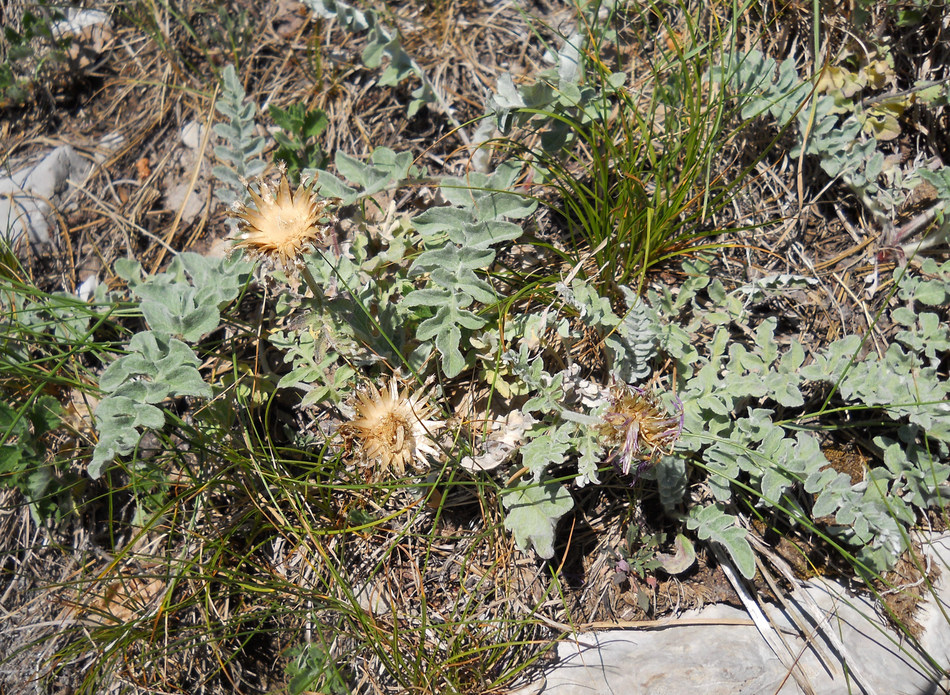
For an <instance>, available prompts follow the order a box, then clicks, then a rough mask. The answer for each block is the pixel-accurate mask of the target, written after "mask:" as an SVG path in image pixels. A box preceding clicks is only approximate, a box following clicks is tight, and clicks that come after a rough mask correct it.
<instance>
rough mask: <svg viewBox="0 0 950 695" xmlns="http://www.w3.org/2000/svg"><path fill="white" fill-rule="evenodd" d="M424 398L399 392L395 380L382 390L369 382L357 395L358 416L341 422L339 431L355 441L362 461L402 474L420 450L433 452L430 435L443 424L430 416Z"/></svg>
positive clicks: (417, 457) (430, 409) (348, 440)
mask: <svg viewBox="0 0 950 695" xmlns="http://www.w3.org/2000/svg"><path fill="white" fill-rule="evenodd" d="M425 401H426V397H425V396H424V395H421V394H418V393H417V394H410V393H409V391H408V389H403V391H402V393H400V392H399V386H398V385H397V383H396V379H391V380H390V381H389V385H388V386H386V387H385V388H383V390H382V391H380V390H379V389H377V388H376V386H374V385H372V384H370V385H369V387H368V388H367V389H366V390H365V391H363V392H361V393H359V394H358V395H357V402H356V404H355V407H356V412H357V415H358V417H357V418H356V419H354V420H351V421H350V422H347V423H344V424H343V425H342V426H341V427H340V433H341V434H342V436H343V439H344V441H346V442H347V443H348V444H353V443H354V442H355V443H356V445H357V446H358V447H359V451H360V454H361V456H362V458H363V459H364V461H365V462H366V463H370V464H373V463H375V464H377V465H378V466H379V468H380V470H381V471H382V472H385V471H388V470H390V469H391V470H392V471H393V472H394V474H396V475H399V476H403V475H405V473H406V466H407V465H409V466H412V467H413V468H415V467H416V466H415V463H416V461H417V460H418V459H419V458H420V454H421V453H428V454H430V455H433V456H434V455H436V453H437V451H436V449H435V447H434V446H433V442H432V439H431V435H432V433H434V432H435V431H437V430H439V429H440V428H441V427H442V426H443V424H444V423H443V422H441V421H439V420H433V419H431V416H432V414H433V413H434V409H433V408H432V406H430V405H429V404H427V403H426V402H425Z"/></svg>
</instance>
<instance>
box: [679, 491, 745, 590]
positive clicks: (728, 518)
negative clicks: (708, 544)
mask: <svg viewBox="0 0 950 695" xmlns="http://www.w3.org/2000/svg"><path fill="white" fill-rule="evenodd" d="M736 522H737V519H736V517H734V516H732V515H730V514H726V512H725V511H723V509H722V507H720V506H719V505H715V504H714V505H710V506H708V507H702V508H699V507H693V508H692V509H691V510H690V512H689V518H688V519H687V521H686V525H687V527H688V528H690V529H695V530H696V534H697V535H698V536H699V538H700V540H711V541H713V542H716V543H719V544H720V545H721V546H723V547H724V548H725V549H726V551H727V552H728V553H729V556H730V557H731V558H732V561H733V562H735V563H736V568H737V569H738V570H739V571H740V572H741V573H742V576H743V577H745V578H746V579H752V577H754V576H755V553H754V552H753V551H752V546H750V545H749V541H748V540H746V535H747V534H746V530H745V529H744V528H742V527H741V526H738V525H737V523H736Z"/></svg>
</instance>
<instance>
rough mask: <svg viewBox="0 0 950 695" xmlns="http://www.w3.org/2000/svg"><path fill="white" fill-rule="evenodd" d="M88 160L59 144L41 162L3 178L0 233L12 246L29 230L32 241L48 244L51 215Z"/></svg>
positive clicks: (83, 172) (0, 180) (0, 193)
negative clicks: (70, 183)
mask: <svg viewBox="0 0 950 695" xmlns="http://www.w3.org/2000/svg"><path fill="white" fill-rule="evenodd" d="M89 166H90V164H89V162H87V161H85V160H84V159H83V158H82V157H80V156H79V155H78V154H77V153H76V151H75V150H74V149H73V148H72V147H70V146H69V145H63V146H60V147H57V148H56V149H54V150H53V151H52V152H50V153H49V154H48V155H46V157H44V158H43V160H42V161H40V162H39V163H38V164H35V165H33V166H30V167H25V168H23V169H20V170H19V171H17V172H15V173H14V174H13V175H12V176H9V177H3V178H0V234H3V235H4V237H5V239H6V240H7V242H8V243H9V244H10V245H11V246H15V245H16V244H17V242H19V241H20V239H21V238H22V237H23V235H24V234H26V236H27V239H28V240H29V241H30V243H32V244H39V245H49V244H51V243H52V237H51V235H50V221H49V219H48V218H49V217H50V214H51V212H52V209H53V205H54V204H56V203H57V202H58V200H59V198H60V197H61V196H62V194H63V193H64V192H65V191H66V190H67V183H68V181H69V180H70V179H71V180H73V181H78V180H81V179H82V178H83V177H84V176H85V175H86V172H87V171H88V170H89Z"/></svg>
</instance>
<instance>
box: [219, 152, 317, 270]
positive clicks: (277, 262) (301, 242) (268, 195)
mask: <svg viewBox="0 0 950 695" xmlns="http://www.w3.org/2000/svg"><path fill="white" fill-rule="evenodd" d="M315 182H316V180H314V181H311V182H310V184H309V185H306V186H305V185H304V184H303V183H301V184H300V186H299V187H298V188H297V190H296V192H292V191H291V190H290V182H289V181H288V180H287V173H286V171H284V169H283V168H281V171H280V180H279V181H278V182H277V184H276V185H274V186H270V185H268V184H267V183H264V182H263V181H259V182H258V189H259V190H258V191H255V190H254V189H253V188H252V187H251V185H250V184H248V186H247V192H248V195H250V196H251V201H252V203H253V205H245V204H244V203H236V204H235V206H234V208H233V209H232V211H231V215H232V216H233V217H236V218H238V220H240V227H239V229H240V233H239V235H238V237H237V241H236V243H235V244H234V246H235V248H241V249H244V251H245V253H247V255H248V256H249V257H250V258H252V259H257V258H259V259H261V260H262V261H264V262H265V263H266V264H267V265H269V266H270V267H272V268H280V269H282V270H285V271H287V272H292V271H293V270H294V268H296V267H298V265H299V264H300V263H301V262H302V260H301V259H302V256H303V254H304V253H305V252H306V251H307V249H308V248H309V247H311V246H313V245H315V244H317V243H319V242H322V241H324V239H325V237H326V235H327V230H328V229H329V228H330V226H331V225H332V223H333V219H332V215H331V214H330V212H329V210H328V206H329V204H330V203H331V202H332V201H330V200H327V199H324V198H320V197H319V196H318V195H317V194H316V193H314V192H313V185H314V183H315Z"/></svg>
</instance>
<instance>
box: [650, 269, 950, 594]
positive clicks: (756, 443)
mask: <svg viewBox="0 0 950 695" xmlns="http://www.w3.org/2000/svg"><path fill="white" fill-rule="evenodd" d="M693 265H694V267H692V268H691V269H690V270H689V272H690V274H691V275H693V278H692V280H691V281H690V282H688V283H687V285H685V286H684V287H683V288H681V289H680V292H679V293H678V294H677V295H676V296H675V297H673V296H672V294H671V293H669V292H668V291H665V292H664V293H662V294H656V293H653V294H652V295H651V297H650V300H651V303H652V304H653V305H654V306H655V307H657V311H658V313H659V314H660V316H661V318H662V319H663V321H664V322H665V321H669V320H671V319H673V318H676V317H678V318H679V320H681V321H682V320H684V319H685V321H686V324H685V326H684V327H683V328H684V329H685V333H686V334H687V335H690V334H696V333H697V332H702V331H706V332H708V331H710V330H711V331H712V338H711V340H709V342H708V343H707V344H706V345H705V346H704V347H703V350H702V352H698V351H697V350H696V349H695V348H694V347H693V346H692V345H690V344H688V343H686V342H685V341H683V339H682V336H681V335H679V331H674V332H669V333H666V334H665V336H664V334H663V332H662V331H661V339H660V349H661V351H662V352H663V353H665V354H666V355H668V356H669V357H671V358H673V359H674V360H675V363H676V369H677V373H678V374H679V375H680V376H681V377H682V378H681V382H680V386H679V389H678V395H679V397H680V398H681V400H682V402H683V406H684V411H685V423H684V433H683V436H682V437H681V439H680V442H679V445H678V447H677V452H676V453H677V455H676V456H673V457H664V459H663V460H662V461H660V463H659V465H658V466H657V468H656V469H655V473H653V475H655V477H656V479H657V481H658V484H659V486H660V497H661V500H662V501H663V504H664V506H666V507H667V509H669V510H670V511H671V512H672V511H675V510H676V509H678V508H679V507H680V506H681V505H682V504H684V503H686V504H689V503H690V502H689V500H687V499H686V498H685V490H686V484H685V483H686V477H685V476H686V465H685V464H687V463H693V464H694V465H699V466H701V467H702V468H704V469H705V470H706V471H707V472H708V478H707V481H706V484H707V486H708V489H709V493H710V498H709V499H708V500H707V501H706V502H703V503H700V504H693V506H692V507H691V508H690V509H689V510H688V520H687V525H688V526H689V527H690V528H693V529H695V530H696V531H697V533H698V535H699V537H700V538H711V539H713V540H717V541H719V542H720V543H722V544H723V545H724V546H726V548H727V549H728V550H729V552H730V554H731V555H732V557H733V559H734V560H735V561H736V564H737V566H739V568H740V570H742V572H743V574H745V575H746V576H749V577H751V575H752V573H754V569H755V568H754V563H753V562H752V559H753V556H752V551H751V547H749V545H748V542H747V541H746V540H745V538H744V531H732V530H730V529H732V528H738V526H737V523H736V520H735V519H734V517H733V515H731V514H730V513H729V511H728V510H729V509H730V508H731V507H733V506H734V505H735V503H736V502H737V500H738V498H739V497H740V496H747V495H751V500H752V501H753V502H754V504H755V505H756V506H757V507H759V508H761V509H763V510H765V509H772V510H775V511H778V512H779V513H781V514H783V515H784V516H786V517H787V518H788V519H790V520H791V521H792V522H796V521H799V522H801V521H805V520H808V519H811V522H810V523H816V522H815V521H814V520H816V519H819V518H822V517H828V516H832V517H833V518H834V522H833V523H831V524H829V525H827V527H826V529H825V531H826V532H827V533H829V534H830V535H831V536H832V537H834V538H836V539H838V540H839V541H844V542H845V543H846V544H847V545H848V546H850V547H851V549H852V552H853V553H854V555H855V557H856V559H857V561H858V562H859V563H860V564H861V565H863V566H864V567H865V568H867V569H868V570H870V571H873V572H881V571H883V570H884V569H887V568H888V567H890V566H891V565H892V564H893V563H894V561H895V560H896V559H897V557H898V556H899V554H900V553H901V552H902V551H903V550H904V549H905V548H906V543H907V539H908V530H909V528H910V527H911V526H912V525H913V524H914V522H915V519H916V517H917V514H919V513H920V512H922V511H923V510H925V509H928V508H930V507H932V506H938V505H940V504H943V503H945V501H946V498H947V497H948V496H950V487H948V484H947V481H948V477H950V448H948V447H950V407H948V406H947V401H948V396H950V384H947V383H946V381H944V380H942V379H941V378H940V377H939V375H938V371H937V369H938V363H939V360H940V358H941V355H942V356H943V357H944V358H945V356H946V346H948V345H950V342H948V341H950V332H948V329H947V327H946V325H944V324H941V323H940V322H939V321H938V320H936V315H935V314H933V313H930V312H926V311H921V312H919V313H918V311H917V309H918V307H921V306H928V305H930V306H936V305H937V304H938V303H939V302H943V301H945V300H946V298H947V296H948V294H950V263H945V264H944V265H942V266H939V267H938V266H937V265H936V264H935V263H933V262H932V261H927V263H926V267H925V268H924V269H923V275H924V276H925V277H929V278H931V279H928V280H921V278H920V277H917V276H915V275H912V274H911V273H909V272H905V271H903V270H900V269H898V270H897V271H895V281H896V282H897V286H898V288H899V290H898V292H899V295H898V296H899V297H900V298H901V299H902V300H904V301H905V306H904V307H901V308H898V309H895V310H894V312H893V314H892V316H893V318H894V320H895V321H897V322H898V323H900V324H901V325H903V326H905V327H906V328H907V330H905V331H902V332H900V333H898V334H897V336H895V340H896V342H894V343H893V344H891V345H890V346H889V347H888V348H887V349H886V350H885V351H884V354H883V355H882V356H878V355H877V353H875V352H873V351H869V350H866V349H865V347H866V346H864V345H863V342H864V341H863V340H862V339H861V338H860V337H859V336H855V335H851V336H847V337H845V338H842V339H840V340H837V341H835V342H834V343H832V344H831V345H829V346H828V347H827V348H825V349H823V350H821V351H820V352H817V353H816V354H812V356H811V359H810V360H809V363H808V364H805V362H806V349H805V347H804V346H803V345H801V344H800V343H798V342H797V341H794V340H793V341H791V342H790V343H789V344H788V345H787V347H785V348H784V349H782V350H780V349H779V347H778V343H777V342H776V340H775V337H774V331H775V327H776V322H775V319H774V318H768V319H765V320H764V321H762V322H761V323H760V324H759V325H758V326H757V327H756V329H755V330H754V333H753V334H754V340H752V341H741V340H735V339H733V337H732V336H731V334H730V332H729V330H728V329H727V325H728V324H729V323H730V322H731V321H732V320H736V319H739V318H740V317H743V316H744V315H745V303H744V301H743V298H742V295H743V292H742V291H741V289H740V291H734V292H726V291H725V290H724V288H723V287H722V286H721V284H720V283H719V282H718V281H716V280H711V279H709V278H708V275H707V274H706V273H707V270H708V266H706V265H705V264H704V263H694V264H693ZM700 291H702V292H704V293H705V296H706V297H707V298H708V299H707V300H703V301H701V300H700V294H699V292H700ZM865 353H866V354H865ZM822 385H823V387H824V389H825V390H828V391H830V395H829V396H828V397H827V400H826V404H827V403H830V402H831V401H832V399H833V401H834V403H835V405H836V406H837V407H839V408H844V409H847V411H848V412H849V413H854V414H856V415H857V416H858V419H860V420H863V419H868V418H873V419H874V420H875V421H877V423H878V424H877V428H876V429H877V431H880V432H881V434H880V435H879V436H875V437H873V445H874V447H875V449H876V450H877V452H878V453H879V455H880V457H881V459H882V460H883V463H884V465H883V466H872V467H870V468H869V470H868V471H867V474H866V477H865V479H864V480H861V481H857V482H852V481H851V479H850V478H849V477H848V476H847V475H846V474H844V473H839V472H837V471H836V470H835V469H834V468H833V467H832V466H831V465H830V463H829V462H828V460H827V459H826V458H825V456H824V454H823V453H822V450H821V446H820V443H819V439H818V438H817V437H816V436H815V435H814V434H812V433H811V432H812V430H810V429H805V428H804V427H802V426H801V425H799V424H798V423H800V422H801V423H804V424H814V423H821V422H823V421H825V420H826V419H829V418H831V417H832V415H831V414H830V413H828V412H827V411H829V408H828V407H827V405H821V406H820V407H818V408H817V410H816V409H815V405H814V402H813V401H812V402H811V403H809V405H806V402H807V401H808V399H809V397H808V396H806V394H808V393H814V391H815V390H816V389H817V388H819V387H821V386H822ZM868 414H870V415H868ZM747 489H748V490H750V491H751V493H750V492H746V490H747ZM819 526H820V524H819ZM728 534H731V535H728Z"/></svg>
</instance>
